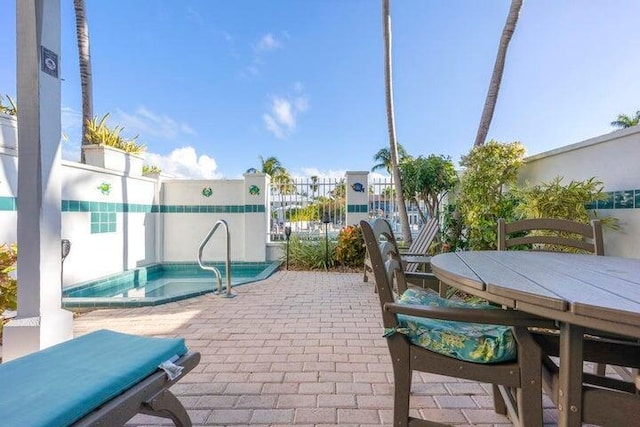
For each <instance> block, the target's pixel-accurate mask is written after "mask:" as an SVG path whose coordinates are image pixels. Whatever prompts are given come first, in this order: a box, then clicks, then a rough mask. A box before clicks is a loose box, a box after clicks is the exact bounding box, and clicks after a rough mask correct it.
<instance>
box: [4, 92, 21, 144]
mask: <svg viewBox="0 0 640 427" xmlns="http://www.w3.org/2000/svg"><path fill="white" fill-rule="evenodd" d="M6 98H7V102H8V104H7V105H5V104H4V103H3V101H2V95H0V149H3V150H4V151H6V152H9V153H10V154H17V152H18V120H17V114H18V108H17V107H16V103H15V102H14V100H13V99H11V97H10V96H9V95H7V96H6Z"/></svg>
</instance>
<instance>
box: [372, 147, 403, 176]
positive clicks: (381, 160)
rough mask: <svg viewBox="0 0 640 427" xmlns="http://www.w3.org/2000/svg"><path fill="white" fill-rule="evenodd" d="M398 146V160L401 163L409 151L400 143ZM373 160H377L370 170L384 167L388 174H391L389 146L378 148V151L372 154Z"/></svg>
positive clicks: (373, 170)
mask: <svg viewBox="0 0 640 427" xmlns="http://www.w3.org/2000/svg"><path fill="white" fill-rule="evenodd" d="M397 146H398V160H399V161H400V163H402V161H403V160H405V159H407V158H409V157H410V156H409V153H407V150H405V149H404V147H403V146H402V144H397ZM373 160H374V161H376V162H378V163H377V164H375V165H374V166H373V167H372V168H371V172H375V171H377V170H381V169H384V170H386V171H387V172H388V173H389V174H391V169H392V167H391V152H390V151H389V147H384V148H381V149H380V150H378V152H377V153H376V154H375V155H374V156H373Z"/></svg>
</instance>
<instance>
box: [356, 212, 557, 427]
mask: <svg viewBox="0 0 640 427" xmlns="http://www.w3.org/2000/svg"><path fill="white" fill-rule="evenodd" d="M360 224H361V226H362V231H363V234H364V239H365V244H366V245H367V249H368V250H369V254H370V256H371V265H372V268H373V274H374V277H375V281H376V287H377V289H378V295H379V299H380V306H381V309H382V321H383V326H384V336H385V337H386V339H387V345H388V347H389V353H390V356H391V361H392V364H393V375H394V412H393V425H394V426H398V427H400V426H408V425H412V426H416V425H425V426H435V425H442V424H439V423H435V422H430V421H427V420H421V419H417V418H414V417H410V416H409V401H410V392H411V378H412V374H413V371H421V372H429V373H434V374H439V375H447V376H452V377H457V378H464V379H470V380H475V381H481V382H488V383H494V384H496V385H497V390H498V393H497V395H496V396H495V404H494V409H495V410H496V412H499V413H501V414H508V415H509V417H510V418H511V419H512V421H514V423H516V424H518V425H522V426H541V425H542V422H543V417H542V389H541V370H542V352H541V350H540V348H539V347H538V345H537V344H536V342H535V341H534V340H533V338H532V337H531V335H530V333H529V331H528V327H532V326H538V327H545V326H544V325H552V324H553V322H550V321H548V320H545V319H541V318H538V317H536V316H533V315H529V314H526V313H523V312H518V311H513V310H502V309H500V308H497V307H493V306H489V305H486V304H481V305H471V304H466V303H464V302H457V301H450V300H446V299H444V298H441V297H440V296H439V295H438V294H437V293H436V292H435V291H431V290H424V289H420V288H409V287H407V282H406V278H405V271H404V268H403V267H402V263H401V260H400V257H399V255H398V253H397V249H396V247H395V245H394V240H395V239H394V237H393V232H392V230H391V227H390V226H389V223H388V222H387V221H385V220H384V219H376V220H374V221H373V222H372V223H369V222H367V221H361V222H360ZM443 338H444V339H443ZM482 348H484V350H487V351H483V350H482Z"/></svg>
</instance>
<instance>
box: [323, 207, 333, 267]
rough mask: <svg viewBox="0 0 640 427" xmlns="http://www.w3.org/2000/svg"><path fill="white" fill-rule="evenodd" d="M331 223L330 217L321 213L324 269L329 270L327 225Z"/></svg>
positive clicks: (325, 213)
mask: <svg viewBox="0 0 640 427" xmlns="http://www.w3.org/2000/svg"><path fill="white" fill-rule="evenodd" d="M330 222H331V215H329V212H327V211H324V212H322V223H323V224H324V268H325V269H329V232H328V228H329V223H330Z"/></svg>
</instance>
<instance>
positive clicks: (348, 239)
mask: <svg viewBox="0 0 640 427" xmlns="http://www.w3.org/2000/svg"><path fill="white" fill-rule="evenodd" d="M365 252H366V251H365V247H364V237H363V236H362V229H361V228H360V226H359V225H348V226H346V227H344V228H343V229H342V230H340V234H338V245H337V246H336V261H337V262H339V263H340V264H342V265H344V266H346V267H361V266H362V265H363V264H364V256H365Z"/></svg>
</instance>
